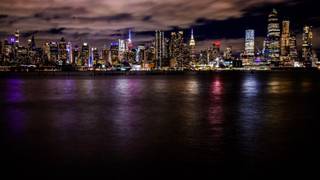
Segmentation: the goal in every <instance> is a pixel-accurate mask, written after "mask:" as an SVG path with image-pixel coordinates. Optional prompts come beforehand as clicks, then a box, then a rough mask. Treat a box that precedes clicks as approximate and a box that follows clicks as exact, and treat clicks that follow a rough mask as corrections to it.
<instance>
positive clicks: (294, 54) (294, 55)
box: [289, 34, 298, 62]
mask: <svg viewBox="0 0 320 180" xmlns="http://www.w3.org/2000/svg"><path fill="white" fill-rule="evenodd" d="M289 57H290V60H291V61H293V62H295V61H298V50H297V40H296V36H295V34H291V35H290V39H289Z"/></svg>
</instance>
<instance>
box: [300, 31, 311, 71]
mask: <svg viewBox="0 0 320 180" xmlns="http://www.w3.org/2000/svg"><path fill="white" fill-rule="evenodd" d="M312 38H313V35H312V27H311V26H305V27H304V28H303V34H302V60H303V61H304V63H305V64H306V65H310V64H311V62H312Z"/></svg>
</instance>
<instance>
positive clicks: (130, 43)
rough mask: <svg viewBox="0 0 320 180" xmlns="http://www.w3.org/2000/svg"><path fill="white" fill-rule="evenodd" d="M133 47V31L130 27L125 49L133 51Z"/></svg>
mask: <svg viewBox="0 0 320 180" xmlns="http://www.w3.org/2000/svg"><path fill="white" fill-rule="evenodd" d="M132 49H133V43H132V32H131V29H129V32H128V39H127V41H126V44H125V51H126V52H128V51H132Z"/></svg>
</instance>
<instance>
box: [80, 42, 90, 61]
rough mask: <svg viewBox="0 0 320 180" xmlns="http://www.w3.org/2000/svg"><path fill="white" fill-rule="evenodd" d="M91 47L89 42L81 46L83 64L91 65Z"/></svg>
mask: <svg viewBox="0 0 320 180" xmlns="http://www.w3.org/2000/svg"><path fill="white" fill-rule="evenodd" d="M89 60H90V49H89V45H88V43H83V44H82V47H81V65H82V66H89Z"/></svg>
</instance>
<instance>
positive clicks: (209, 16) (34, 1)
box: [0, 0, 290, 43]
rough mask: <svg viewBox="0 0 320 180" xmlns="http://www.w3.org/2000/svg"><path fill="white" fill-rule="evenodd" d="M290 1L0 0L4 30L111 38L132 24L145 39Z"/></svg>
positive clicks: (46, 35)
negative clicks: (157, 33) (146, 33)
mask: <svg viewBox="0 0 320 180" xmlns="http://www.w3.org/2000/svg"><path fill="white" fill-rule="evenodd" d="M286 1H290V0H197V1H195V0H174V1H173V0H161V1H160V0H108V1H106V0H1V1H0V12H1V14H4V15H0V31H2V32H7V33H8V34H9V33H12V32H13V31H14V30H15V29H20V30H21V31H22V32H23V31H25V32H30V31H38V32H39V33H37V38H39V39H45V38H48V39H53V38H56V37H57V35H60V36H64V37H65V38H66V39H67V40H73V38H76V39H79V40H82V39H87V40H89V39H92V40H94V41H99V42H107V41H111V40H112V38H114V36H112V35H113V34H117V33H118V34H119V33H122V32H124V30H126V29H129V28H132V29H134V31H135V32H137V36H136V40H137V41H139V42H142V41H143V40H146V39H150V36H144V35H141V34H140V32H152V31H154V30H156V29H160V30H165V31H168V30H170V29H172V27H179V28H189V27H190V26H193V25H194V24H198V23H199V21H198V20H199V19H206V20H214V21H225V20H228V19H231V18H233V19H238V18H241V17H243V16H244V15H245V14H246V13H247V10H248V9H251V8H256V7H261V6H263V5H265V4H276V3H283V2H286ZM197 21H198V22H197ZM81 36H83V37H81ZM93 43H94V42H93Z"/></svg>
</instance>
